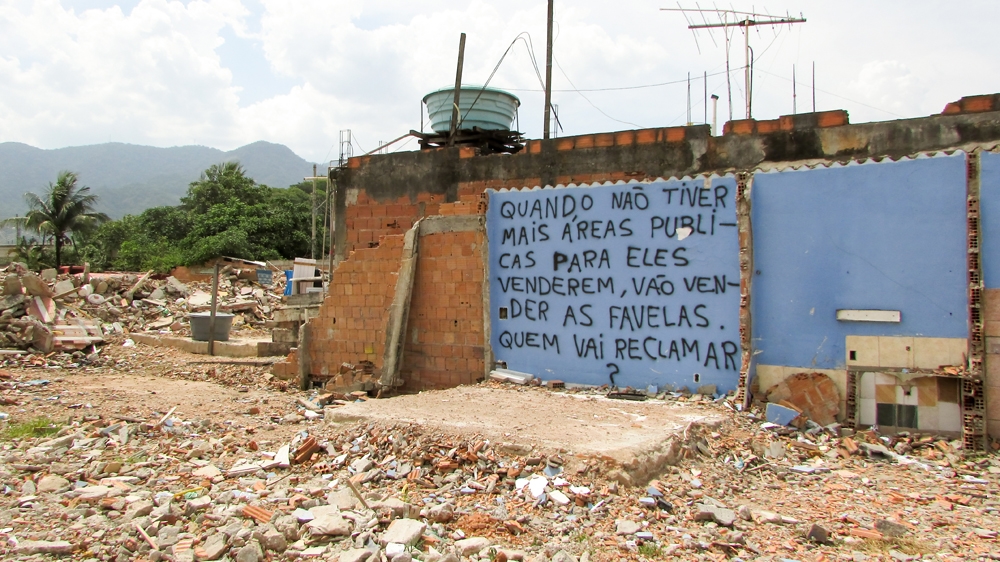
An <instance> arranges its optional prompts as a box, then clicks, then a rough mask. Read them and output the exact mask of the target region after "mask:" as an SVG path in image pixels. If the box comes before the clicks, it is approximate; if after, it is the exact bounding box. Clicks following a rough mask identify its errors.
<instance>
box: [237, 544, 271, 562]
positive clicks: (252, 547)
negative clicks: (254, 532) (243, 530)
mask: <svg viewBox="0 0 1000 562" xmlns="http://www.w3.org/2000/svg"><path fill="white" fill-rule="evenodd" d="M263 557H264V552H263V551H262V550H261V549H260V545H259V544H257V541H250V542H249V543H247V545H246V546H244V547H243V548H241V549H240V550H239V551H238V552H237V553H236V562H258V560H260V559H261V558H263Z"/></svg>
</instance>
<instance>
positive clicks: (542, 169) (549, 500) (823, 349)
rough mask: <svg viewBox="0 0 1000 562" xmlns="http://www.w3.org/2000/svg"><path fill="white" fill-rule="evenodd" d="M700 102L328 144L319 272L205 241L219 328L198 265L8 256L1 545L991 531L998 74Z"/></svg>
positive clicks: (998, 506)
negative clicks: (651, 121)
mask: <svg viewBox="0 0 1000 562" xmlns="http://www.w3.org/2000/svg"><path fill="white" fill-rule="evenodd" d="M725 130H726V134H724V135H723V136H719V137H712V136H710V135H709V134H708V133H709V132H708V128H707V127H678V128H667V129H647V130H638V131H623V132H618V133H608V134H596V135H585V136H579V137H564V138H559V139H554V140H551V141H528V142H527V144H526V145H525V146H524V149H523V150H521V151H520V152H518V153H516V154H491V155H481V154H480V153H479V152H478V151H477V149H475V148H474V147H470V146H459V147H452V148H436V149H429V150H425V151H420V152H414V153H397V154H390V155H377V156H366V157H361V158H352V159H351V160H350V161H349V162H348V163H347V165H346V166H345V167H343V168H340V169H333V170H331V178H330V179H331V182H332V183H331V185H334V186H335V191H334V194H335V197H334V202H335V206H334V213H335V217H334V218H335V221H334V224H335V226H336V232H335V235H336V244H335V246H334V247H335V248H336V256H335V257H336V259H335V260H334V267H333V269H332V273H331V275H330V277H329V283H328V285H327V286H326V288H325V290H320V291H316V290H315V289H318V288H317V287H311V286H310V285H312V284H314V283H315V281H316V279H314V277H315V275H314V271H315V269H314V267H315V264H307V263H305V262H302V264H301V266H300V268H298V272H297V273H293V275H292V277H291V278H292V280H293V281H292V283H293V284H296V285H301V286H302V287H301V290H294V291H293V290H291V289H290V288H289V291H287V292H288V293H295V294H286V279H285V276H284V275H281V274H280V273H279V272H281V271H285V270H286V269H292V270H293V271H295V269H296V268H295V265H296V264H281V266H275V265H274V264H259V263H254V262H245V261H243V260H232V259H223V262H222V263H221V264H220V265H219V271H220V275H219V282H218V289H219V297H218V302H219V311H220V312H228V313H231V314H233V328H232V330H231V333H230V340H231V341H230V342H225V343H228V344H233V346H234V347H233V348H231V349H230V348H223V351H225V352H226V353H227V354H230V355H246V356H247V357H230V358H216V357H200V356H198V355H191V354H190V353H205V352H206V351H207V348H206V347H205V346H206V345H207V344H206V342H202V341H194V340H193V339H192V338H191V337H190V336H191V335H192V334H191V326H190V323H189V318H190V316H191V315H192V314H198V313H201V312H203V311H205V310H207V308H208V307H209V306H210V301H211V292H212V289H211V278H212V276H213V275H214V271H216V269H215V268H214V267H209V266H214V265H215V264H206V267H202V268H187V269H178V270H175V271H174V272H172V273H173V275H171V276H163V277H162V278H158V276H154V275H152V274H148V273H147V274H142V273H138V274H137V273H115V274H91V273H88V272H84V273H82V274H75V275H68V274H57V272H55V271H54V270H47V271H43V272H41V273H40V274H36V273H34V272H29V271H26V270H25V269H24V268H23V267H22V266H20V265H19V264H12V265H10V266H8V267H7V268H6V269H5V270H4V271H3V277H2V283H3V285H2V286H3V296H2V299H0V338H2V339H0V348H3V349H0V367H3V369H0V404H2V405H3V406H4V409H5V410H6V411H3V412H0V420H4V419H7V416H8V414H7V412H8V411H9V412H12V414H10V416H11V417H12V418H13V417H14V416H19V417H21V418H22V419H24V418H26V417H27V416H29V415H32V416H42V417H43V418H42V419H46V420H49V421H51V423H49V424H47V425H44V426H35V427H28V428H27V431H25V432H24V433H23V434H18V435H12V436H9V439H7V440H6V441H5V442H4V443H3V447H0V485H2V486H3V488H2V489H3V491H4V493H3V494H0V539H2V540H3V543H2V544H0V554H3V555H4V556H8V557H16V558H17V559H32V560H34V559H37V560H45V559H49V558H50V557H55V556H67V557H73V558H74V559H77V558H79V559H87V560H91V559H93V560H118V561H123V562H124V561H127V560H178V561H179V560H237V561H242V562H248V561H253V562H256V561H259V560H293V559H295V560H297V559H323V560H339V561H341V562H365V561H367V562H375V561H378V560H381V561H385V562H389V561H391V562H410V561H411V560H421V561H426V562H458V561H460V560H472V561H476V562H486V561H490V562H497V561H505V560H533V561H546V562H547V561H549V560H553V561H555V560H558V561H561V562H577V561H580V562H583V561H586V560H598V561H602V562H603V561H604V560H616V559H622V558H627V559H646V560H654V559H660V558H665V557H673V558H676V559H683V560H689V559H706V560H707V559H722V558H729V559H751V558H758V559H765V560H830V559H834V558H838V557H839V558H842V559H853V560H868V559H893V560H916V559H918V557H921V556H925V557H926V556H932V555H933V556H937V557H938V558H940V559H944V560H959V559H966V558H967V557H984V558H985V557H989V558H994V559H995V558H997V557H1000V552H998V551H997V550H996V548H995V547H994V544H995V540H996V538H997V532H996V524H997V523H996V522H997V516H998V514H1000V500H998V499H997V497H996V494H995V493H993V492H990V491H989V490H991V489H993V490H995V488H996V485H997V483H998V481H1000V480H998V479H1000V459H998V458H997V457H996V455H992V456H978V455H974V454H968V453H972V452H975V451H979V450H982V449H984V448H991V449H994V450H995V449H997V448H998V445H1000V443H998V441H990V440H989V436H990V434H992V435H993V437H997V435H996V433H997V430H998V429H1000V427H998V424H1000V414H998V413H997V412H998V407H997V402H995V400H996V399H997V398H1000V388H997V387H1000V378H997V377H998V376H1000V375H998V374H997V373H1000V359H998V358H997V357H998V355H1000V347H998V346H1000V343H998V342H1000V340H998V341H997V342H994V341H993V338H994V337H998V338H1000V333H998V330H1000V327H998V326H1000V325H997V324H996V322H1000V296H997V295H1000V293H998V292H996V291H998V290H1000V270H998V269H997V268H998V267H1000V242H997V241H998V240H1000V232H998V233H994V230H996V226H995V225H996V224H1000V222H998V221H997V220H996V219H993V220H992V222H993V224H991V223H990V217H993V216H994V215H995V214H997V213H1000V157H998V155H997V154H996V153H994V152H993V150H994V149H995V147H996V145H997V144H1000V95H996V96H977V97H973V98H963V100H960V101H959V102H956V103H954V104H949V105H948V107H947V108H946V110H945V114H943V115H936V116H931V117H926V118H920V119H912V120H906V121H894V122H886V123H871V124H860V125H851V124H849V123H848V122H847V115H846V113H845V112H841V111H834V112H824V113H818V114H803V115H795V116H786V117H782V118H780V119H777V120H774V121H736V122H731V123H728V124H727V125H726V128H725ZM991 240H992V241H993V242H991ZM262 265H264V266H265V267H266V268H267V269H268V270H269V274H262V275H261V276H258V269H260V267H261V266H262ZM296 280H298V281H296ZM102 341H107V342H108V343H109V344H111V345H106V346H104V347H101V343H102ZM240 342H249V343H248V344H247V346H246V349H247V351H246V353H244V352H243V351H240V350H241V349H244V348H243V347H240V348H239V349H236V347H238V346H240V345H243V344H241V343H240ZM137 344H138V345H137ZM144 344H148V345H144ZM994 344H996V345H994ZM151 346H156V347H151ZM995 347H998V348H997V349H994V348H995ZM251 348H252V351H251ZM227 349H228V351H227ZM219 350H220V348H216V349H215V352H216V354H219V355H221V354H223V353H220V352H219ZM261 356H271V358H270V359H264V360H262V359H261ZM271 363H273V365H272V364H271ZM6 369H9V370H6ZM478 381H484V382H483V383H482V384H475V385H473V384H471V383H476V382H478ZM542 384H544V386H545V388H536V387H537V386H541V385H542ZM424 390H434V391H433V392H421V391H424ZM391 395H397V396H395V397H394V398H393V399H392V400H377V399H375V398H376V397H379V396H382V397H385V396H391ZM14 412H16V413H14ZM526 412H530V413H531V415H526V414H525V413H526ZM11 426H12V424H10V423H9V422H4V423H0V427H5V428H6V427H11Z"/></svg>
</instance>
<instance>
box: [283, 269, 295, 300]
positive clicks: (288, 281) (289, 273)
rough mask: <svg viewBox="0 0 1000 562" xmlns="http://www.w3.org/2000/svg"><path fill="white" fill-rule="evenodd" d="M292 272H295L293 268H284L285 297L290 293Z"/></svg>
mask: <svg viewBox="0 0 1000 562" xmlns="http://www.w3.org/2000/svg"><path fill="white" fill-rule="evenodd" d="M294 273H295V271H294V270H291V269H286V270H285V296H286V297H287V296H289V295H291V294H292V275H293V274H294Z"/></svg>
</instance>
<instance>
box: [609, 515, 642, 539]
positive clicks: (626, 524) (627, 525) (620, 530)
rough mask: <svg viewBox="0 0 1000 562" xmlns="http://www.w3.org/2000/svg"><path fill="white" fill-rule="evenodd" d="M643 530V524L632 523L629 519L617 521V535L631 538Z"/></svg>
mask: <svg viewBox="0 0 1000 562" xmlns="http://www.w3.org/2000/svg"><path fill="white" fill-rule="evenodd" d="M641 529H642V524H641V523H636V522H635V521H630V520H628V519H617V520H615V534H618V535H625V536H631V535H634V534H636V533H638V532H639V531H640V530H641Z"/></svg>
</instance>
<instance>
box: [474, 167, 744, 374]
mask: <svg viewBox="0 0 1000 562" xmlns="http://www.w3.org/2000/svg"><path fill="white" fill-rule="evenodd" d="M735 194H736V182H735V180H734V179H733V178H732V177H725V178H714V179H713V180H712V181H711V183H710V184H709V185H708V189H706V183H705V179H704V178H696V179H693V180H692V179H688V180H683V181H682V180H668V181H657V182H652V183H641V184H640V183H631V184H618V185H605V186H594V187H579V188H566V189H545V190H529V191H508V192H492V193H491V194H490V203H489V211H488V214H487V232H488V235H489V252H490V259H489V262H490V313H491V319H492V341H491V344H492V346H493V352H494V355H495V357H496V359H497V360H499V361H506V362H507V366H508V368H510V369H514V370H518V371H525V372H528V373H533V374H536V375H538V376H540V377H542V378H544V379H561V380H564V381H567V382H575V383H584V384H596V385H600V384H605V383H614V384H617V385H618V386H621V387H624V386H632V387H639V388H645V387H646V386H648V385H650V384H655V385H657V386H661V387H671V386H672V387H675V388H679V387H683V386H687V387H689V388H692V389H694V388H695V387H697V386H698V385H701V384H716V385H718V388H719V389H720V390H722V391H728V390H732V389H734V388H735V387H736V383H737V379H738V373H739V366H740V349H739V341H740V340H739V281H740V276H739V259H738V256H739V248H738V242H737V227H736V212H735ZM685 228H686V229H688V231H690V235H688V236H685ZM501 310H504V311H505V312H506V315H507V318H505V319H504V318H501ZM695 373H697V374H698V375H699V382H697V383H696V382H695V381H694V374H695Z"/></svg>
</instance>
